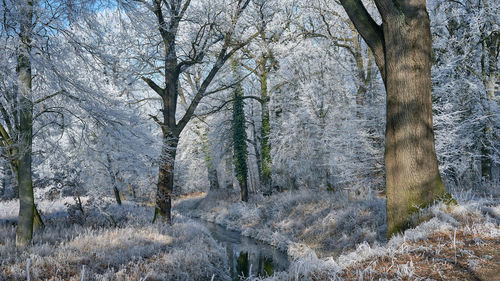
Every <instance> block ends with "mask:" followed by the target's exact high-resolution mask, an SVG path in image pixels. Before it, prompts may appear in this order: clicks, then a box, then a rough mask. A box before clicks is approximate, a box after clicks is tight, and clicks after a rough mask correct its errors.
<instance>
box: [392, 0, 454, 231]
mask: <svg viewBox="0 0 500 281" xmlns="http://www.w3.org/2000/svg"><path fill="white" fill-rule="evenodd" d="M420 2H421V4H420V6H417V7H413V6H410V5H408V7H406V11H402V12H401V14H397V15H394V16H392V15H391V16H386V20H385V21H384V38H385V42H386V46H387V47H386V52H385V62H386V80H387V121H386V122H387V123H386V145H385V166H386V188H387V233H388V235H392V234H393V233H397V232H400V231H403V230H404V229H406V228H408V227H410V226H412V225H411V222H410V215H411V213H413V212H415V211H416V208H418V207H423V206H425V205H427V204H430V203H432V202H433V201H434V200H435V199H437V198H439V197H440V196H443V195H444V194H445V193H446V189H445V186H444V184H443V182H442V180H441V176H440V174H439V170H438V161H437V157H436V152H435V147H434V130H433V124H432V100H431V53H432V42H431V33H430V20H429V15H428V14H427V11H426V7H425V1H420Z"/></svg>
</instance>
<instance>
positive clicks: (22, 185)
mask: <svg viewBox="0 0 500 281" xmlns="http://www.w3.org/2000/svg"><path fill="white" fill-rule="evenodd" d="M19 11H20V26H21V28H20V31H21V32H20V36H21V38H20V39H21V40H20V42H19V50H18V51H19V55H18V58H17V63H18V65H17V67H18V76H19V147H20V149H19V152H18V168H17V169H18V172H17V180H18V181H17V182H18V185H19V219H18V225H17V231H16V246H18V247H23V246H26V245H27V244H28V243H30V242H31V239H32V236H33V217H34V209H35V202H34V197H33V181H32V178H31V175H32V173H31V163H32V162H31V148H32V137H33V105H32V93H31V90H32V88H31V78H32V76H31V61H30V53H31V29H32V21H33V2H32V1H29V0H20V1H19Z"/></svg>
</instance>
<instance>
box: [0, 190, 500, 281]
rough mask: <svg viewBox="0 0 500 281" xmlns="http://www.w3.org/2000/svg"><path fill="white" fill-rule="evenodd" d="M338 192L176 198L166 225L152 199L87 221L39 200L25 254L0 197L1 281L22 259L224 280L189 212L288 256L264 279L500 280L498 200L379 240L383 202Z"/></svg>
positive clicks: (73, 269) (61, 274)
mask: <svg viewBox="0 0 500 281" xmlns="http://www.w3.org/2000/svg"><path fill="white" fill-rule="evenodd" d="M344 195H345V194H344ZM344 195H343V194H339V193H328V192H315V193H311V192H307V191H304V192H286V193H282V194H276V195H272V196H269V197H263V196H261V195H254V196H252V198H251V200H250V202H248V203H242V202H239V200H238V196H237V193H236V194H225V192H223V193H221V192H219V193H217V192H216V193H209V194H197V195H191V196H185V197H183V198H179V199H178V200H176V202H175V204H174V224H173V226H163V225H151V217H152V211H151V206H147V205H143V204H137V203H133V202H129V201H124V204H123V205H122V206H117V205H116V204H114V203H113V201H112V200H110V201H109V202H101V203H96V202H94V203H92V202H91V201H87V203H85V204H84V208H85V210H87V211H86V214H85V216H79V215H78V213H74V211H75V210H74V209H75V208H74V207H72V206H74V205H71V204H69V205H68V203H72V202H73V201H72V199H71V198H67V199H65V202H52V201H51V202H48V201H47V202H39V203H40V204H39V207H40V209H41V211H42V213H43V214H44V215H45V217H46V218H47V219H46V227H45V229H43V230H39V231H37V233H36V234H35V237H34V244H33V245H32V246H30V247H29V248H27V250H26V251H19V250H18V249H16V248H15V246H14V237H15V216H16V214H17V204H18V203H17V202H15V201H8V202H0V280H26V276H27V274H26V268H27V261H28V259H29V260H30V272H31V280H82V279H81V278H82V276H84V277H85V278H84V279H83V280H211V278H212V277H214V279H213V280H230V279H231V278H230V276H229V273H228V271H227V268H226V266H227V263H228V261H227V257H226V249H224V248H223V247H222V246H221V244H219V243H218V242H216V241H214V239H212V237H211V236H210V233H209V232H208V231H207V229H206V228H205V227H204V226H203V225H201V224H200V223H199V221H196V220H192V219H190V218H189V217H188V216H192V217H196V218H198V219H203V220H208V221H212V222H215V223H218V224H220V225H222V226H224V227H226V228H229V229H233V230H238V231H240V232H241V233H242V234H243V235H245V236H250V237H253V238H256V239H259V240H262V241H264V242H266V243H269V244H272V245H275V246H276V247H278V248H279V249H281V250H283V251H286V252H287V253H288V255H289V256H290V257H291V260H292V263H291V264H290V267H289V269H288V271H287V272H277V273H275V275H274V276H271V277H268V278H267V279H266V280H270V281H271V280H274V281H277V280H483V281H488V280H500V200H499V199H498V198H492V197H477V196H471V195H470V194H461V195H460V194H458V195H456V197H455V198H456V199H457V201H458V203H459V204H458V206H446V205H444V204H436V205H434V206H431V207H429V208H427V209H424V210H422V211H421V212H420V213H419V216H418V217H416V219H417V220H419V221H422V223H421V224H419V225H418V226H417V227H416V228H414V229H409V230H407V231H406V232H405V233H404V234H402V235H397V236H395V237H393V238H392V239H391V240H389V241H387V240H386V239H385V230H384V229H385V219H384V211H385V200H384V199H381V198H376V197H373V198H372V199H355V198H349V197H348V196H344ZM64 203H66V205H64ZM68 206H70V207H69V208H68ZM68 210H70V213H68V212H67V211H68ZM71 210H73V211H71ZM111 217H112V218H113V219H110V218H111ZM258 279H259V278H252V280H258Z"/></svg>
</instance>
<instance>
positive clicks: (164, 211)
mask: <svg viewBox="0 0 500 281" xmlns="http://www.w3.org/2000/svg"><path fill="white" fill-rule="evenodd" d="M178 142H179V138H178V137H175V136H173V135H172V134H164V136H163V148H162V153H161V158H160V167H159V172H158V184H157V190H156V210H155V218H154V219H153V221H154V220H155V219H156V218H157V215H160V217H161V218H162V220H163V221H166V222H168V223H171V222H172V214H171V208H172V193H173V190H174V163H175V155H176V153H177V145H178Z"/></svg>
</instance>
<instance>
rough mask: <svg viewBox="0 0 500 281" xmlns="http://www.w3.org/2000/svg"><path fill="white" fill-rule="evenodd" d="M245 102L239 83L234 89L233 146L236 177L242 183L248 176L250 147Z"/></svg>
mask: <svg viewBox="0 0 500 281" xmlns="http://www.w3.org/2000/svg"><path fill="white" fill-rule="evenodd" d="M244 107H245V103H244V101H243V90H242V88H241V85H237V86H236V89H235V91H234V102H233V124H232V125H233V147H234V166H235V173H236V177H237V178H238V181H239V182H240V184H241V183H242V182H246V181H247V177H248V166H247V159H248V148H247V133H246V127H245V109H244Z"/></svg>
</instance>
